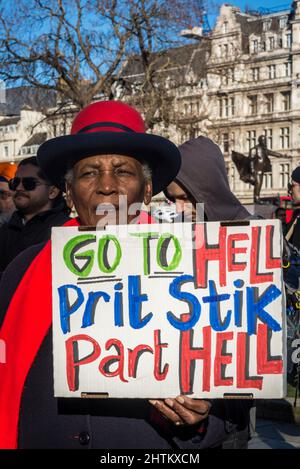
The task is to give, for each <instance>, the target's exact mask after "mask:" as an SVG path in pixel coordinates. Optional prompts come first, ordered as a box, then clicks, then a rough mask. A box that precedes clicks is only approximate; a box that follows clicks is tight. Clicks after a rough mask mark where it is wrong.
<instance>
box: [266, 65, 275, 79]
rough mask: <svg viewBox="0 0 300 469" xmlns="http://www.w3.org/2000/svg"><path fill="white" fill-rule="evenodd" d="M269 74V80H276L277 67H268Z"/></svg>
mask: <svg viewBox="0 0 300 469" xmlns="http://www.w3.org/2000/svg"><path fill="white" fill-rule="evenodd" d="M268 72H269V80H273V79H274V78H276V66H275V65H268Z"/></svg>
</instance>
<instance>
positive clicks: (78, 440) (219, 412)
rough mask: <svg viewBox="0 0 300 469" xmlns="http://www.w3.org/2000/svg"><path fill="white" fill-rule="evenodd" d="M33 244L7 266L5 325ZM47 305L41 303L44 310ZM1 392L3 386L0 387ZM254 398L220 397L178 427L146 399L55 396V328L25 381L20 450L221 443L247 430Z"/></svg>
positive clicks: (1, 308)
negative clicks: (199, 422) (193, 423)
mask: <svg viewBox="0 0 300 469" xmlns="http://www.w3.org/2000/svg"><path fill="white" fill-rule="evenodd" d="M42 247H43V244H42V245H38V246H33V247H32V248H29V249H27V250H26V251H24V252H23V253H22V254H21V255H19V256H18V257H17V258H16V259H15V260H14V261H13V262H12V263H11V264H10V265H9V266H8V268H7V269H6V271H5V272H4V274H3V277H2V280H1V283H0V291H1V295H0V312H1V314H0V324H1V323H2V321H3V319H4V317H5V311H6V310H7V307H8V305H9V302H10V300H11V297H12V295H13V293H14V291H15V289H16V288H17V286H18V284H19V282H20V280H21V279H22V276H23V275H24V273H25V271H26V270H27V268H28V266H29V265H30V262H31V261H32V260H33V259H34V257H35V256H36V255H37V254H38V252H39V251H40V250H41V249H42ZM42 310H43V305H41V313H42ZM0 393H1V389H0ZM250 406H251V403H250V402H247V401H245V400H226V399H215V400H213V401H212V408H211V410H210V414H209V417H208V419H207V420H206V431H205V432H203V433H201V434H200V433H199V432H198V427H181V428H180V427H176V426H175V425H173V424H171V423H168V422H167V420H166V419H164V418H163V417H161V415H160V413H159V412H157V411H156V409H155V408H154V407H152V406H151V404H150V403H149V402H148V401H147V400H145V399H103V400H101V399H79V398H54V397H53V358H52V338H51V330H50V331H49V332H48V334H47V336H46V338H45V339H44V341H43V343H42V346H41V347H40V350H39V352H38V354H37V356H36V358H35V361H34V363H33V365H32V367H31V370H30V372H29V374H28V376H27V380H26V382H25V386H24V391H23V395H22V399H21V406H20V420H19V439H18V447H19V448H78V449H80V448H81V449H88V448H99V449H115V448H123V449H124V448H126V449H137V448H144V449H168V448H169V449H176V448H182V449H201V448H214V447H219V446H220V445H221V444H222V442H223V441H224V440H226V439H227V438H228V436H230V435H232V433H234V432H236V431H239V430H243V429H246V428H247V426H248V420H249V408H250Z"/></svg>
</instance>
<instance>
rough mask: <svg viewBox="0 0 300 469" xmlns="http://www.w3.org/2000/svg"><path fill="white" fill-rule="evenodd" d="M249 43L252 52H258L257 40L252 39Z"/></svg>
mask: <svg viewBox="0 0 300 469" xmlns="http://www.w3.org/2000/svg"><path fill="white" fill-rule="evenodd" d="M251 45H252V52H253V53H254V54H257V52H258V40H257V39H254V40H253V41H252V44H251Z"/></svg>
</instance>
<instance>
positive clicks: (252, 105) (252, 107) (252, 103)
mask: <svg viewBox="0 0 300 469" xmlns="http://www.w3.org/2000/svg"><path fill="white" fill-rule="evenodd" d="M248 99H249V113H250V114H251V115H252V116H253V115H254V114H257V95H252V96H248Z"/></svg>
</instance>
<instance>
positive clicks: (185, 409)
mask: <svg viewBox="0 0 300 469" xmlns="http://www.w3.org/2000/svg"><path fill="white" fill-rule="evenodd" d="M150 403H151V404H152V405H154V406H155V408H156V409H157V410H158V411H159V412H160V413H161V414H162V415H163V416H164V417H165V418H167V419H168V420H169V421H171V422H172V423H174V424H175V425H196V424H197V423H199V422H201V421H202V420H204V419H206V417H207V416H208V414H209V411H210V408H211V403H210V402H209V401H205V400H203V399H193V398H191V397H187V396H177V397H175V399H171V398H170V399H164V400H160V399H159V400H150Z"/></svg>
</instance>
